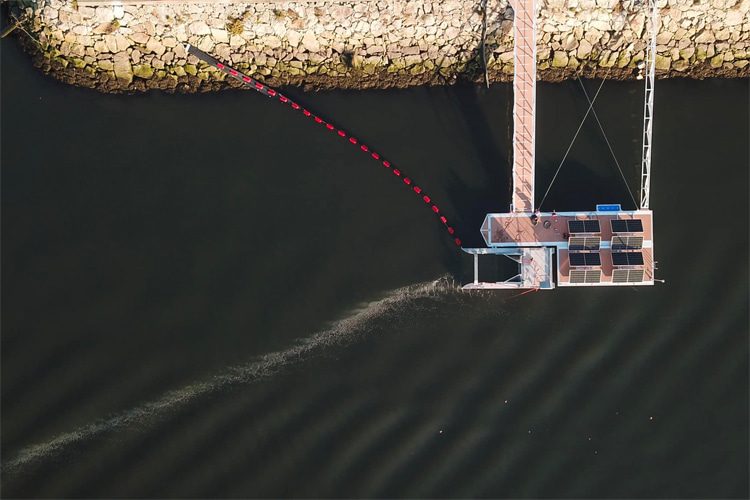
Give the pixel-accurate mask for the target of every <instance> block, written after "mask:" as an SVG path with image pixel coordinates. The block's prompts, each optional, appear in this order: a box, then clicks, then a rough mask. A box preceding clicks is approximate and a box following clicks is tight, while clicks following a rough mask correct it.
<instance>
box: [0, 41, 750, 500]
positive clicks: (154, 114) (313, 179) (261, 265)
mask: <svg viewBox="0 0 750 500" xmlns="http://www.w3.org/2000/svg"><path fill="white" fill-rule="evenodd" d="M2 57H3V59H2V156H1V160H2V319H3V321H2V327H3V328H2V434H1V441H0V444H1V445H2V487H3V491H2V493H3V496H5V497H500V498H507V497H596V498H600V497H616V498H625V497H641V498H643V497H648V498H660V497H681V498H688V497H703V498H722V497H745V498H746V497H747V496H748V494H750V491H749V489H748V469H749V468H750V463H749V458H748V442H749V440H750V435H749V434H748V419H749V414H748V373H749V372H748V368H749V365H748V321H749V315H748V301H749V299H750V295H749V293H748V271H749V270H748V252H749V250H750V249H749V245H748V226H749V225H750V220H749V218H748V182H749V179H748V171H749V168H748V165H749V160H750V158H749V157H748V155H749V154H750V153H749V149H748V137H749V136H750V130H749V129H748V127H749V125H748V123H749V120H748V109H749V106H750V103H749V102H748V97H749V94H750V92H749V86H748V81H724V80H716V81H702V82H696V81H663V82H659V83H658V86H657V94H656V112H655V116H656V123H655V130H654V140H655V146H654V158H653V168H654V170H653V182H652V199H651V206H652V208H653V209H654V213H655V228H656V243H655V253H656V258H657V259H658V261H659V272H658V276H659V277H660V278H662V279H665V280H666V284H663V285H659V286H655V287H653V288H638V289H635V288H619V289H588V290H586V289H584V290H580V289H579V290H556V291H554V292H538V293H532V294H527V295H524V296H521V297H513V294H512V293H510V292H508V293H495V294H465V293H462V292H459V291H457V289H456V282H461V281H462V280H464V281H465V280H468V279H469V276H470V271H471V259H470V257H469V256H467V255H465V254H462V252H460V251H459V250H458V249H457V248H456V247H455V245H454V244H453V243H452V241H451V239H450V238H449V236H448V235H447V233H446V232H445V230H444V229H443V228H442V226H441V224H440V223H439V221H437V220H436V218H435V216H434V215H433V214H432V213H431V212H430V211H429V207H427V206H425V205H424V204H423V203H421V202H420V201H419V200H418V199H417V198H416V197H415V196H414V195H413V194H411V193H410V192H409V190H408V189H406V188H405V186H404V185H403V183H402V182H400V181H399V180H398V179H397V178H396V177H395V176H393V175H392V174H389V173H388V172H387V171H386V170H385V169H384V168H383V167H381V166H379V165H378V164H377V163H376V162H373V161H372V160H369V159H368V158H367V157H366V156H365V155H363V154H362V153H361V152H360V151H357V150H356V149H355V148H353V147H351V146H350V145H345V144H344V143H343V141H342V140H341V139H340V138H338V137H336V136H335V135H334V134H331V133H330V132H328V131H326V130H325V129H324V128H321V127H320V126H316V125H314V123H312V122H311V121H309V120H304V119H302V118H301V117H300V116H297V115H296V113H295V112H293V111H291V110H290V109H289V108H285V107H282V106H280V105H279V104H278V103H277V102H273V101H271V100H269V99H267V98H264V97H262V96H260V95H259V94H256V93H254V92H248V91H227V92H222V93H215V94H208V95H190V96H183V95H166V94H160V93H149V94H147V95H138V96H108V95H101V94H98V93H95V92H92V91H89V90H85V89H78V88H72V87H68V86H64V85H61V84H58V83H57V82H55V81H52V80H50V79H48V78H46V77H43V76H42V75H41V74H39V73H38V72H37V71H36V70H34V69H33V68H32V67H31V65H30V63H29V61H28V59H27V57H25V56H23V55H22V54H20V53H19V51H18V49H17V48H16V47H15V45H14V44H13V43H12V42H10V43H8V42H4V43H3V44H2ZM586 83H587V89H588V92H589V94H590V95H593V93H595V91H596V88H597V86H598V82H586ZM538 90H539V94H538V105H539V114H538V117H537V129H538V138H537V155H538V165H539V168H538V186H537V196H538V197H541V195H542V194H543V192H544V189H546V187H547V185H548V184H549V181H550V179H551V178H552V176H553V174H554V171H555V169H556V168H557V166H558V164H559V162H560V159H561V157H562V155H563V154H564V152H565V149H566V148H567V146H568V143H569V142H570V139H571V137H572V135H573V133H574V132H575V129H576V127H577V126H578V123H579V121H580V119H581V117H582V116H583V114H584V112H585V110H586V101H585V98H584V97H583V94H582V92H581V89H580V87H579V86H578V84H577V83H575V82H571V83H567V84H560V85H549V84H540V85H539V87H538ZM289 93H290V94H292V95H293V96H294V97H295V98H298V99H299V100H300V101H301V102H304V103H305V104H306V105H308V106H309V107H310V109H313V110H315V111H317V112H318V113H320V114H321V115H322V116H323V117H324V118H326V119H330V120H331V121H333V122H334V123H337V124H339V125H341V126H342V127H343V128H344V129H345V130H348V131H349V132H350V133H352V134H353V135H354V136H356V137H360V138H362V139H363V140H365V141H367V143H368V144H369V145H370V146H371V147H373V148H374V149H375V150H376V151H379V152H381V153H382V154H384V155H385V156H386V157H387V158H389V159H390V160H392V161H393V163H394V164H396V165H398V166H400V167H401V168H402V169H403V170H404V171H405V172H407V173H408V174H409V175H410V176H412V177H413V178H414V179H415V180H416V181H418V183H419V184H420V186H422V187H423V188H424V189H425V190H426V191H427V192H429V193H430V195H431V196H432V198H433V199H434V200H435V201H436V202H437V204H438V205H439V206H440V208H441V210H442V211H443V212H444V213H445V214H446V215H447V216H448V217H449V220H451V221H452V222H453V223H454V224H455V226H456V228H457V229H458V230H459V232H460V235H461V237H462V238H463V239H464V240H465V241H466V242H468V243H469V244H471V243H474V244H477V243H479V241H481V240H480V237H479V231H478V227H479V223H480V221H481V218H482V217H483V215H484V214H485V213H486V212H487V211H488V210H493V211H501V210H505V209H506V207H507V204H508V202H509V192H508V183H509V172H508V149H509V141H510V132H509V127H508V117H509V105H508V103H509V98H510V97H511V95H510V89H509V87H508V86H506V85H494V86H493V87H492V89H490V90H489V91H488V90H486V89H483V88H481V87H455V88H431V89H426V88H420V89H411V90H390V91H367V92H331V93H319V94H302V93H301V92H298V91H290V92H289ZM596 109H597V110H598V112H599V116H600V119H601V120H602V122H603V124H604V126H605V130H606V131H607V134H608V137H609V138H610V141H611V143H612V147H613V149H614V150H615V153H616V154H617V157H618V160H619V162H620V164H621V166H622V167H623V170H624V173H625V176H626V178H627V179H628V182H629V184H630V186H631V189H632V190H633V191H634V194H635V196H638V193H637V190H636V188H637V185H638V175H639V172H640V171H639V168H640V167H639V155H640V141H641V136H640V134H641V119H642V86H641V85H640V84H630V83H628V84H622V83H615V82H607V83H605V85H604V87H603V89H602V92H601V94H600V96H599V100H598V101H597V108H596ZM568 159H569V162H567V163H566V166H565V167H563V169H562V171H561V174H560V176H559V178H558V180H557V181H556V182H555V184H554V186H553V188H552V190H551V191H550V194H549V196H548V198H547V201H546V202H545V206H544V207H543V208H546V209H552V208H555V209H557V210H565V209H590V208H592V206H593V204H594V203H597V202H600V203H601V202H606V203H611V202H619V203H622V204H623V205H624V206H627V207H632V201H630V195H629V194H628V191H627V189H626V188H625V185H624V184H623V182H622V180H621V178H620V174H619V173H618V172H617V167H616V166H615V165H614V162H613V161H612V159H611V157H610V155H609V151H608V149H607V147H606V143H605V142H604V141H603V139H602V136H601V135H600V133H599V132H598V128H597V127H596V123H595V122H594V121H593V120H590V121H589V122H587V124H586V125H585V126H584V127H583V129H582V132H581V135H580V136H579V139H578V141H577V142H576V145H575V146H574V148H573V149H572V151H571V153H570V156H569V158H568Z"/></svg>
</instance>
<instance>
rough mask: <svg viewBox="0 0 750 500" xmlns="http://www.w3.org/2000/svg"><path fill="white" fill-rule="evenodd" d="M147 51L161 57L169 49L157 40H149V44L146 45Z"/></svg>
mask: <svg viewBox="0 0 750 500" xmlns="http://www.w3.org/2000/svg"><path fill="white" fill-rule="evenodd" d="M146 49H147V50H148V51H149V52H153V53H154V54H156V55H157V56H161V55H162V54H164V52H166V51H167V49H166V48H165V47H164V45H162V44H161V43H159V42H157V41H156V39H155V38H151V39H149V41H148V43H146Z"/></svg>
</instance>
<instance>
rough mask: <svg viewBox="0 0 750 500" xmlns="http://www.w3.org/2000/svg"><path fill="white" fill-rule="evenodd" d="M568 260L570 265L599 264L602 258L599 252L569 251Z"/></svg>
mask: <svg viewBox="0 0 750 500" xmlns="http://www.w3.org/2000/svg"><path fill="white" fill-rule="evenodd" d="M568 262H569V263H570V267H577V266H601V265H602V259H601V255H600V254H599V252H594V253H569V254H568Z"/></svg>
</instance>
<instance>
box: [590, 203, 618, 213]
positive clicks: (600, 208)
mask: <svg viewBox="0 0 750 500" xmlns="http://www.w3.org/2000/svg"><path fill="white" fill-rule="evenodd" d="M596 211H597V212H622V207H620V204H619V203H617V204H610V205H597V206H596Z"/></svg>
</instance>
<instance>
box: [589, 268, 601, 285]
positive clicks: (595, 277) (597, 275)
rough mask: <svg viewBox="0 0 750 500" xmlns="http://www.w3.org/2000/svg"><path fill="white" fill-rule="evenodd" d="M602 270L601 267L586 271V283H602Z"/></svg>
mask: <svg viewBox="0 0 750 500" xmlns="http://www.w3.org/2000/svg"><path fill="white" fill-rule="evenodd" d="M601 281H602V272H601V271H600V270H599V269H592V270H589V271H586V283H601Z"/></svg>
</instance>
